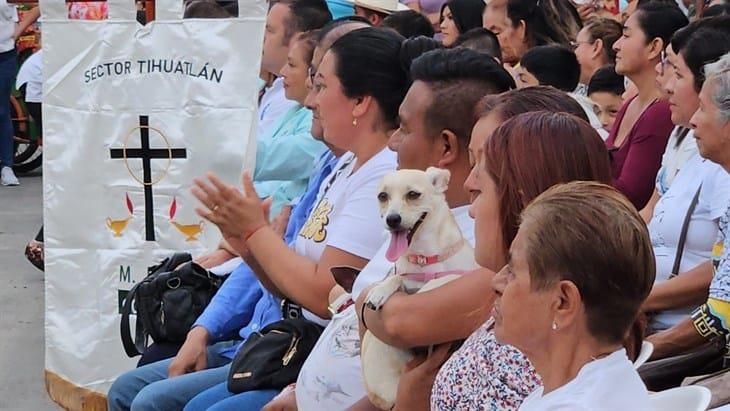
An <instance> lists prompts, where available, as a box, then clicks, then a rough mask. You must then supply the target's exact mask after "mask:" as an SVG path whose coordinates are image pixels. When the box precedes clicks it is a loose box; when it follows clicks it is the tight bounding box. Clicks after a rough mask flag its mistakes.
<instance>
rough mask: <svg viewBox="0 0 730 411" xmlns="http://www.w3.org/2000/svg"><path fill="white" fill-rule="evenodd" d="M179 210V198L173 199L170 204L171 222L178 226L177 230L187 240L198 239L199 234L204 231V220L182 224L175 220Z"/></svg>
mask: <svg viewBox="0 0 730 411" xmlns="http://www.w3.org/2000/svg"><path fill="white" fill-rule="evenodd" d="M176 212H177V198H173V199H172V204H170V224H172V225H173V226H175V228H177V231H179V232H180V233H182V234H183V235H184V236H185V241H197V240H198V235H199V234H200V233H202V232H203V221H202V220H201V221H200V222H198V223H197V224H180V223H178V222H177V221H174V220H173V218H175V213H176Z"/></svg>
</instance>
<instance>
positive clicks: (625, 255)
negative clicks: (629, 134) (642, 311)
mask: <svg viewBox="0 0 730 411" xmlns="http://www.w3.org/2000/svg"><path fill="white" fill-rule="evenodd" d="M520 227H521V228H524V227H527V228H528V229H527V231H525V232H524V234H526V235H527V236H526V242H525V243H526V248H527V253H526V254H527V265H528V267H529V271H530V285H531V289H533V290H542V289H545V288H546V287H549V286H551V285H555V284H556V283H557V282H559V281H570V282H572V283H573V284H574V285H575V287H576V288H577V289H578V292H579V293H580V297H581V300H582V304H583V309H584V310H585V313H586V324H585V325H586V327H587V328H588V331H589V333H590V334H591V336H592V337H594V338H595V339H597V340H598V341H600V342H604V343H606V342H608V343H620V342H622V341H624V339H625V338H626V335H627V333H628V332H629V329H630V327H631V325H632V324H633V323H634V320H635V318H636V316H637V314H638V312H639V308H640V307H641V304H642V303H643V302H644V300H645V299H646V297H647V296H648V295H649V292H650V291H651V288H652V285H653V284H654V278H655V274H656V263H655V259H654V250H653V248H652V245H651V239H650V237H649V232H648V230H647V228H646V224H645V223H644V222H643V220H642V219H641V216H639V213H638V211H637V210H636V208H635V207H634V206H633V205H632V204H631V202H629V201H628V199H627V198H626V197H625V196H623V195H622V194H621V193H619V192H618V191H617V190H616V189H615V188H612V187H610V186H608V185H604V184H598V183H596V182H586V181H581V182H577V181H576V182H569V183H567V184H561V185H556V186H554V187H552V188H550V189H548V190H546V191H545V192H544V193H542V194H540V195H539V196H538V197H537V198H535V199H534V200H533V202H532V203H531V204H530V205H528V206H527V208H525V210H524V211H523V212H522V224H521V226H520ZM599 243H600V246H597V244H599Z"/></svg>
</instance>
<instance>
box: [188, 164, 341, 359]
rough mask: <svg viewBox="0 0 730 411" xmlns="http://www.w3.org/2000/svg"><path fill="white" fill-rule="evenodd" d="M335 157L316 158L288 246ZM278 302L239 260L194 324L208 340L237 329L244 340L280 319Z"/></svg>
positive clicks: (225, 353) (228, 350)
mask: <svg viewBox="0 0 730 411" xmlns="http://www.w3.org/2000/svg"><path fill="white" fill-rule="evenodd" d="M337 160H338V158H337V157H335V155H334V154H333V153H332V152H331V151H329V150H327V151H326V152H325V153H324V154H322V156H321V157H320V158H319V160H318V161H317V167H316V168H315V173H314V174H313V175H312V178H311V179H310V181H309V185H308V187H307V191H306V192H305V193H304V195H303V196H302V197H301V199H300V200H299V203H298V204H297V205H296V206H294V209H293V210H292V213H291V216H290V218H289V223H288V225H287V229H286V234H285V235H284V241H286V242H287V244H289V246H290V247H291V246H293V244H294V240H295V238H296V234H297V233H298V232H299V230H300V229H301V228H302V226H303V225H304V222H305V221H306V219H307V216H308V215H309V213H310V212H311V210H312V208H313V207H314V201H315V200H316V198H317V193H318V192H319V186H320V185H322V181H324V179H325V178H326V177H327V176H328V175H329V174H330V173H331V172H332V169H333V168H334V166H335V164H336V163H337ZM280 305H281V301H280V300H279V299H278V298H276V297H275V296H274V295H272V294H271V293H270V292H269V291H268V290H266V289H265V288H264V286H263V285H261V283H260V282H259V281H258V278H256V274H254V272H253V270H251V268H250V267H249V266H248V265H247V264H245V263H242V264H241V265H239V266H238V267H237V268H236V269H235V270H233V272H232V273H231V275H230V276H229V277H228V279H227V280H226V282H225V283H223V286H222V287H221V289H220V290H218V292H217V293H216V294H215V296H214V297H213V299H212V300H211V302H210V304H208V306H207V307H206V308H205V311H203V313H202V314H201V315H200V317H198V320H197V321H195V324H194V325H193V327H195V326H201V327H203V328H205V329H206V330H208V333H209V334H210V335H211V339H212V341H211V342H218V341H223V340H226V339H229V338H234V337H233V336H234V335H235V332H236V331H238V335H239V336H240V337H241V338H242V339H243V340H245V339H246V338H248V336H249V335H250V334H251V333H254V332H257V331H259V330H260V329H261V328H263V327H265V326H267V325H268V324H271V323H273V322H274V321H278V320H280V319H281V308H280ZM252 308H253V309H252ZM238 348H240V345H237V346H235V345H234V346H231V347H229V348H226V349H223V350H222V351H221V352H220V355H222V356H224V357H228V358H233V357H234V356H235V355H236V352H237V351H238Z"/></svg>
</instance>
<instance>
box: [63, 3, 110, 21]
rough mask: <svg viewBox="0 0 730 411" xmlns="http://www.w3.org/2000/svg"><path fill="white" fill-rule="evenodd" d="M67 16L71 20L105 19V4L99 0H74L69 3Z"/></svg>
mask: <svg viewBox="0 0 730 411" xmlns="http://www.w3.org/2000/svg"><path fill="white" fill-rule="evenodd" d="M68 18H69V19H72V20H106V18H107V4H106V2H101V1H96V2H92V1H88V2H87V1H75V2H73V3H69V4H68Z"/></svg>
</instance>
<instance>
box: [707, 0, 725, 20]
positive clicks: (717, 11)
mask: <svg viewBox="0 0 730 411" xmlns="http://www.w3.org/2000/svg"><path fill="white" fill-rule="evenodd" d="M727 14H730V3H723V4H715V5H714V6H710V7H708V8H707V9H705V11H703V12H702V17H703V18H704V17H715V16H724V15H727Z"/></svg>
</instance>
